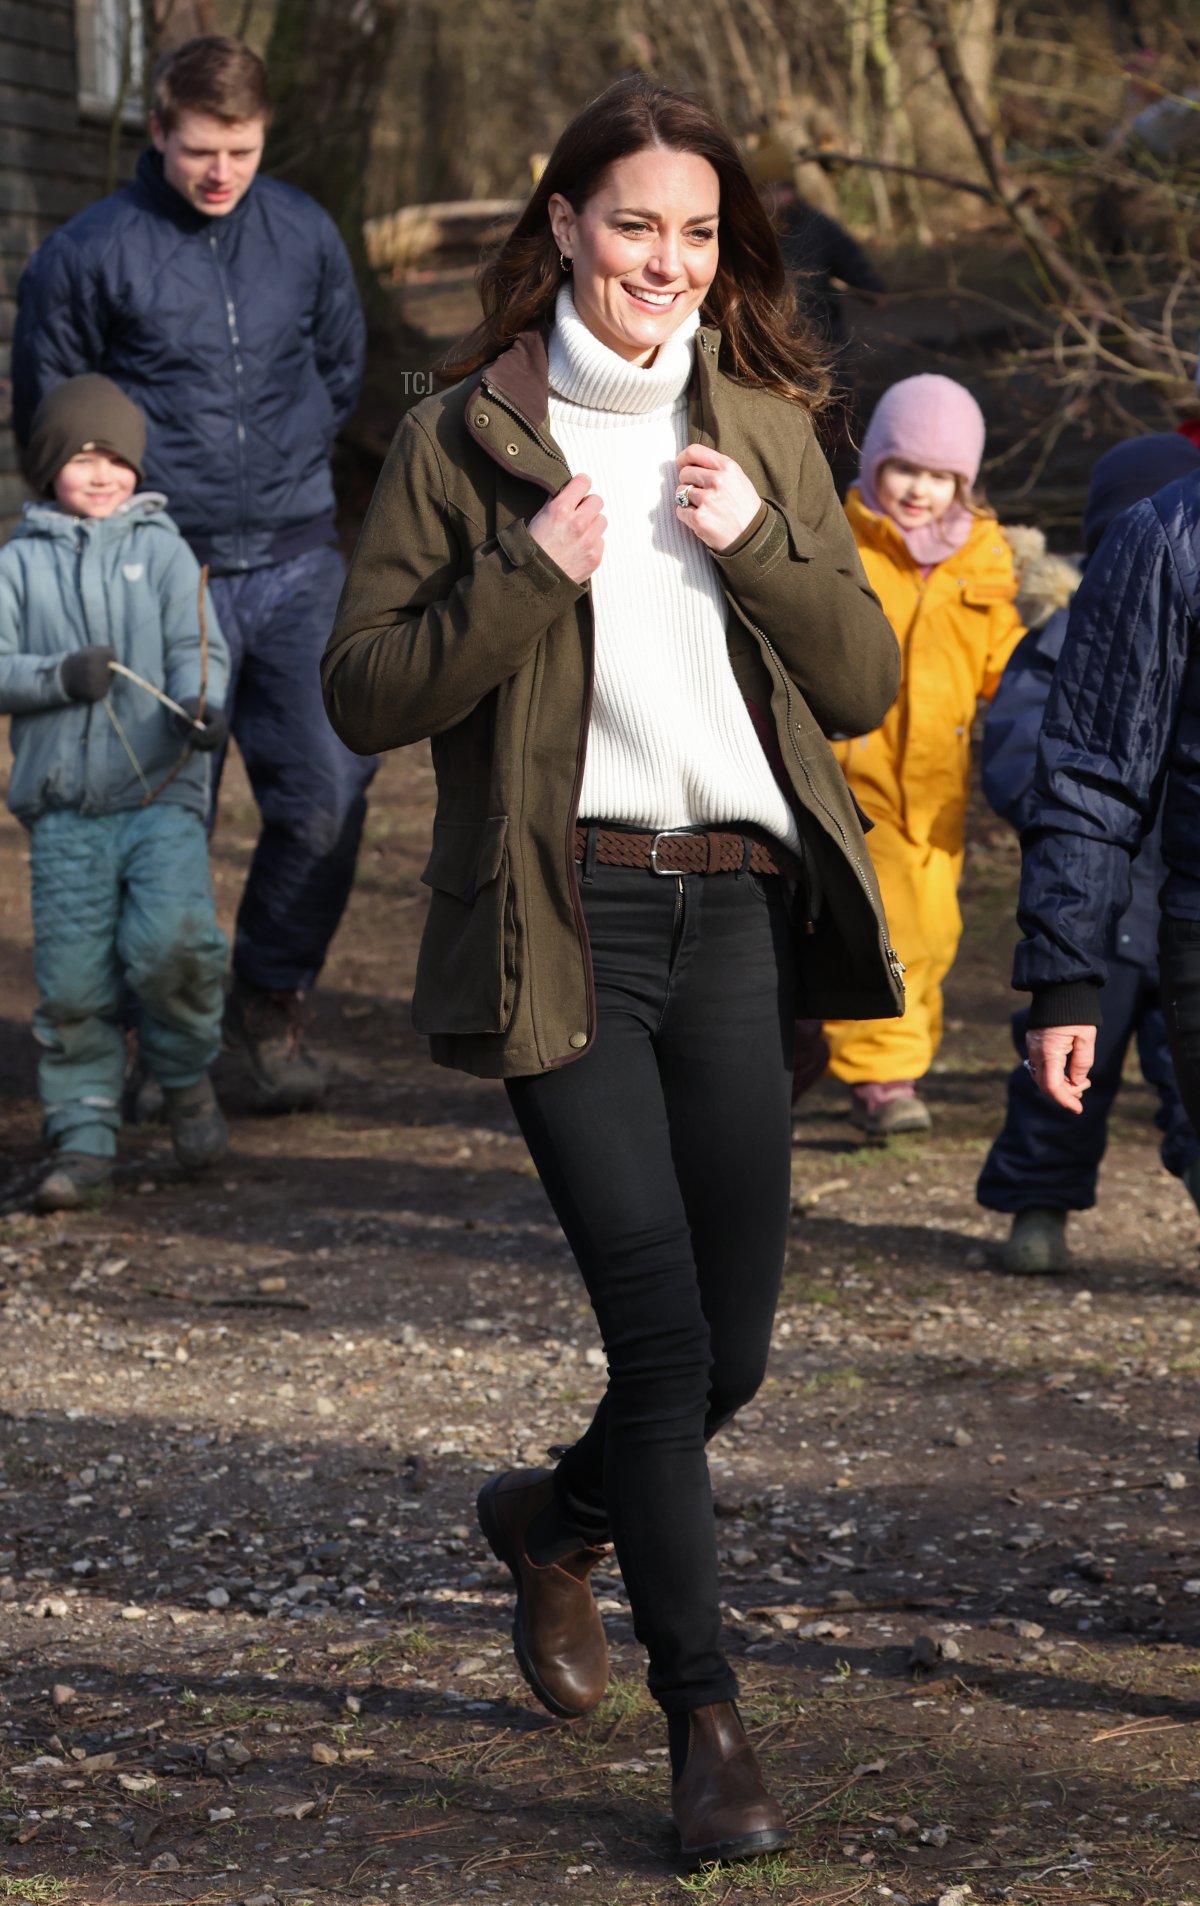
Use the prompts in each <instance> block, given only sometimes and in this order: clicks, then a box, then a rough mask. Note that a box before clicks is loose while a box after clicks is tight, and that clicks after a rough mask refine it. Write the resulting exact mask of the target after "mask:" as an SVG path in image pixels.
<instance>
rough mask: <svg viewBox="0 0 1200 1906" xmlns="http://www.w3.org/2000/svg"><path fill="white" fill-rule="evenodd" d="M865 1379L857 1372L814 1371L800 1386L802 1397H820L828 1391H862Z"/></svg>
mask: <svg viewBox="0 0 1200 1906" xmlns="http://www.w3.org/2000/svg"><path fill="white" fill-rule="evenodd" d="M862 1387H863V1379H862V1377H860V1376H859V1374H858V1371H857V1370H814V1371H813V1373H812V1375H811V1376H810V1377H805V1379H804V1381H803V1383H801V1384H800V1385H799V1386H798V1390H799V1394H800V1395H801V1396H819V1395H821V1394H823V1393H824V1392H825V1391H826V1390H848V1391H854V1390H861V1389H862Z"/></svg>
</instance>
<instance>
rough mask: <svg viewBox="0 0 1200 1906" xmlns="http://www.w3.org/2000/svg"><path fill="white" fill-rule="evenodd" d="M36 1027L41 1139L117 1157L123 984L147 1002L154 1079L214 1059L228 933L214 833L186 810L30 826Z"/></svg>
mask: <svg viewBox="0 0 1200 1906" xmlns="http://www.w3.org/2000/svg"><path fill="white" fill-rule="evenodd" d="M30 839H31V852H30V869H31V878H32V888H33V964H34V975H35V977H36V980H37V987H38V993H39V995H40V998H39V1002H38V1006H37V1009H36V1010H35V1012H34V1015H33V1032H34V1037H35V1038H36V1040H37V1042H38V1044H39V1046H40V1047H41V1049H42V1050H41V1058H40V1061H39V1065H38V1090H39V1092H40V1094H41V1100H42V1107H43V1110H44V1114H45V1133H46V1137H47V1139H48V1140H49V1141H50V1143H51V1144H52V1145H53V1146H54V1147H55V1149H56V1150H58V1151H73V1152H88V1153H90V1154H91V1155H92V1156H93V1157H97V1158H111V1157H113V1155H114V1154H115V1152H116V1148H117V1131H118V1129H119V1127H120V1123H121V1088H122V1083H123V1080H124V1074H125V1035H124V1032H123V1031H122V1024H121V1001H122V986H123V984H124V985H128V986H129V987H130V988H132V990H133V991H134V992H135V993H136V994H137V997H138V1000H139V1001H140V1004H141V1020H140V1025H139V1034H138V1037H139V1043H140V1050H141V1056H142V1058H143V1059H144V1061H145V1063H146V1065H147V1067H148V1068H149V1070H150V1071H151V1072H152V1073H153V1074H154V1076H155V1078H156V1079H157V1080H158V1082H159V1084H160V1085H163V1086H166V1087H176V1086H184V1085H194V1084H195V1083H196V1081H197V1080H198V1079H200V1078H201V1077H203V1075H204V1073H206V1072H207V1071H208V1068H209V1066H210V1065H211V1064H212V1062H213V1060H214V1059H215V1058H216V1056H217V1051H218V1049H219V1046H220V1040H221V1014H222V1009H223V1006H224V988H223V976H224V971H225V955H226V948H227V942H226V939H225V935H224V934H223V933H222V932H221V929H220V927H219V926H218V925H217V917H216V910H215V908H214V905H213V890H212V875H211V873H210V871H209V864H208V839H207V836H206V834H205V831H204V822H203V821H202V820H201V818H200V816H199V815H198V814H194V813H193V812H192V811H191V809H190V808H186V807H183V806H180V805H171V804H164V805H163V806H161V807H144V808H136V809H134V810H133V811H132V812H130V813H124V814H79V813H77V812H75V811H74V810H73V809H72V810H63V811H60V812H57V813H49V814H43V815H41V816H40V817H39V819H38V820H36V821H35V822H34V823H33V826H32V828H31V830H30Z"/></svg>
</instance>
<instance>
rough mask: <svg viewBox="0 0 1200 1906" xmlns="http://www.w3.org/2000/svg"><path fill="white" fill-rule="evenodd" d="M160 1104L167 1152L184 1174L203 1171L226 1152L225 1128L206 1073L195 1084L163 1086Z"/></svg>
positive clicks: (226, 1133) (227, 1132)
mask: <svg viewBox="0 0 1200 1906" xmlns="http://www.w3.org/2000/svg"><path fill="white" fill-rule="evenodd" d="M163 1102H164V1104H165V1107H166V1114H167V1130H168V1131H169V1132H170V1134H171V1149H172V1150H173V1151H174V1153H175V1157H176V1159H177V1161H178V1163H179V1164H181V1165H182V1166H183V1169H184V1170H185V1171H203V1170H204V1168H205V1166H206V1165H215V1164H216V1163H217V1162H218V1160H219V1159H222V1158H224V1156H225V1154H226V1152H227V1151H228V1150H229V1127H228V1125H226V1123H225V1117H224V1114H223V1112H222V1111H221V1108H220V1106H219V1105H218V1104H217V1095H216V1093H215V1092H214V1091H213V1085H212V1080H211V1079H210V1078H209V1076H208V1074H207V1072H206V1073H205V1075H204V1077H203V1078H202V1079H197V1080H196V1083H195V1085H181V1086H166V1087H164V1089H163Z"/></svg>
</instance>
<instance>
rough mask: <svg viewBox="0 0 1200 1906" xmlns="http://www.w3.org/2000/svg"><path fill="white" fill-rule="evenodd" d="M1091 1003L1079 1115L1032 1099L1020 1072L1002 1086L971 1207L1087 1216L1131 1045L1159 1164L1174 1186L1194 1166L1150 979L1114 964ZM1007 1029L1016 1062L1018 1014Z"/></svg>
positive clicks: (1036, 1095)
mask: <svg viewBox="0 0 1200 1906" xmlns="http://www.w3.org/2000/svg"><path fill="white" fill-rule="evenodd" d="M1099 1003H1100V1009H1101V1012H1102V1013H1103V1015H1104V1023H1103V1025H1101V1026H1100V1027H1099V1029H1098V1031H1097V1035H1096V1058H1095V1063H1094V1065H1093V1066H1092V1073H1091V1079H1092V1084H1091V1090H1090V1091H1088V1092H1085V1093H1084V1095H1083V1110H1082V1112H1078V1113H1076V1112H1064V1111H1063V1109H1062V1107H1061V1106H1059V1105H1055V1104H1054V1103H1053V1101H1052V1100H1050V1099H1048V1098H1047V1097H1046V1095H1045V1093H1044V1092H1039V1091H1038V1088H1037V1086H1036V1085H1035V1084H1034V1083H1033V1080H1032V1079H1031V1078H1030V1076H1029V1074H1028V1072H1026V1070H1025V1068H1024V1066H1023V1065H1020V1066H1017V1068H1016V1069H1015V1071H1014V1072H1013V1073H1012V1075H1011V1077H1010V1078H1009V1081H1008V1113H1007V1116H1006V1118H1005V1121H1004V1129H1003V1131H1002V1132H1001V1133H1000V1135H999V1137H998V1138H997V1139H996V1140H995V1142H994V1143H993V1145H992V1149H991V1151H990V1152H989V1153H988V1155H987V1158H986V1159H985V1160H984V1165H983V1170H982V1171H981V1172H980V1174H979V1183H978V1185H977V1186H976V1189H975V1196H976V1197H977V1199H978V1200H979V1203H980V1204H981V1205H985V1206H986V1207H987V1208H988V1209H989V1210H991V1211H1011V1212H1016V1211H1025V1210H1028V1209H1029V1208H1030V1207H1032V1206H1035V1205H1037V1206H1043V1207H1046V1208H1051V1209H1054V1210H1058V1211H1090V1209H1091V1207H1092V1206H1093V1205H1094V1204H1095V1202H1096V1177H1097V1174H1098V1172H1099V1170H1100V1161H1101V1159H1102V1158H1103V1157H1104V1147H1105V1144H1106V1143H1107V1139H1108V1119H1109V1114H1110V1112H1111V1111H1112V1107H1113V1101H1114V1099H1115V1098H1116V1096H1117V1093H1118V1091H1119V1090H1120V1086H1121V1069H1122V1067H1123V1065H1124V1063H1125V1054H1126V1051H1127V1050H1128V1047H1129V1042H1130V1040H1131V1039H1136V1040H1137V1049H1138V1058H1139V1060H1140V1061H1141V1067H1142V1074H1143V1077H1144V1078H1145V1080H1146V1083H1147V1085H1151V1086H1153V1087H1154V1089H1155V1091H1156V1092H1157V1093H1158V1100H1159V1109H1158V1111H1157V1113H1156V1114H1155V1122H1156V1124H1157V1125H1158V1127H1159V1130H1160V1131H1161V1132H1162V1133H1163V1141H1162V1148H1161V1156H1162V1161H1163V1164H1164V1165H1165V1166H1166V1168H1167V1170H1168V1171H1169V1172H1173V1173H1174V1174H1175V1176H1176V1177H1177V1178H1178V1177H1181V1176H1182V1174H1183V1173H1184V1172H1185V1171H1186V1170H1187V1167H1188V1166H1189V1165H1190V1164H1192V1163H1193V1162H1194V1161H1195V1159H1196V1158H1198V1157H1200V1141H1197V1138H1196V1134H1195V1132H1194V1131H1193V1130H1192V1126H1191V1122H1190V1121H1189V1119H1188V1115H1187V1113H1186V1111H1185V1110H1184V1107H1183V1101H1182V1099H1181V1098H1180V1096H1179V1089H1178V1087H1177V1086H1176V1083H1175V1071H1174V1067H1173V1066H1172V1064H1171V1054H1170V1051H1169V1050H1168V1047H1167V1029H1166V1026H1165V1024H1164V1022H1163V1013H1162V1007H1161V1005H1160V1003H1159V985H1158V978H1157V975H1156V974H1155V973H1154V972H1153V971H1151V970H1149V969H1147V968H1146V967H1143V966H1133V965H1130V964H1128V963H1127V962H1126V961H1124V960H1114V961H1113V962H1112V965H1111V966H1110V967H1109V977H1108V980H1107V981H1106V983H1105V985H1104V986H1103V987H1102V989H1101V992H1100V1002H1099ZM1012 1024H1013V1044H1014V1045H1015V1046H1016V1048H1017V1051H1018V1052H1019V1053H1020V1054H1021V1055H1022V1057H1024V1053H1025V1032H1026V1028H1027V1026H1028V1024H1029V1014H1028V1012H1027V1011H1025V1012H1019V1013H1015V1014H1014V1015H1013V1022H1012Z"/></svg>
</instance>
